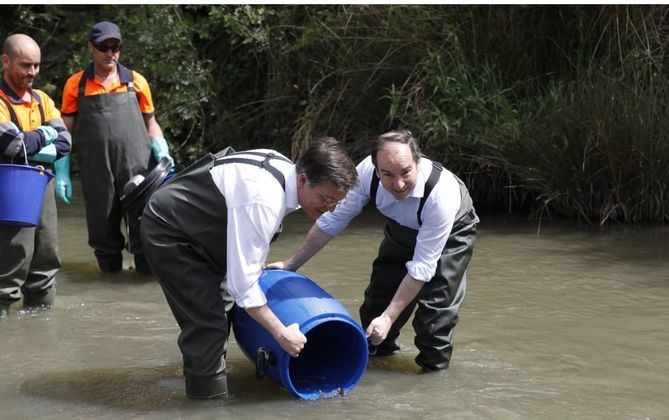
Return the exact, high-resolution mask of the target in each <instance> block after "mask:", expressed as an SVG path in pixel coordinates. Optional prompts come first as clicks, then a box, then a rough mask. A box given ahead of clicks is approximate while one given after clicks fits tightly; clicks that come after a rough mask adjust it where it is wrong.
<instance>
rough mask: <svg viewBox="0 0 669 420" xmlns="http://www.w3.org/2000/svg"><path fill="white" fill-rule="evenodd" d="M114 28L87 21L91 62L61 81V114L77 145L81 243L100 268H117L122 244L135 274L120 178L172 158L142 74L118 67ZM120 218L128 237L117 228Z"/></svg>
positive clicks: (142, 265) (134, 235)
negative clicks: (84, 238) (84, 230)
mask: <svg viewBox="0 0 669 420" xmlns="http://www.w3.org/2000/svg"><path fill="white" fill-rule="evenodd" d="M121 41H122V36H121V30H120V29H119V27H118V26H117V25H115V24H114V23H112V22H98V23H96V24H95V25H93V28H92V29H91V32H90V35H89V37H88V50H89V51H90V52H91V55H92V58H93V61H92V62H91V63H90V64H89V65H88V67H87V68H86V69H84V70H82V71H80V72H78V73H75V74H74V75H72V76H71V77H70V78H69V79H68V80H67V82H66V83H65V88H64V89H63V101H62V109H61V113H62V115H63V120H64V122H65V125H66V126H67V128H68V129H69V130H70V132H72V135H73V142H74V143H75V144H76V147H77V153H78V156H79V168H80V171H81V183H82V187H83V193H84V201H85V204H86V222H87V225H88V243H89V245H90V246H91V247H92V248H93V250H94V254H95V257H96V259H97V262H98V265H99V267H100V270H101V271H102V272H118V271H120V270H121V269H122V266H123V256H122V251H123V248H124V246H125V245H126V242H127V245H128V250H129V251H130V252H131V253H132V254H134V260H135V261H134V262H135V268H136V270H137V272H138V273H140V274H149V273H150V272H151V270H150V268H149V266H148V264H147V263H146V259H145V258H144V252H143V250H142V245H141V239H140V236H139V216H132V215H124V214H123V211H122V208H121V205H120V198H119V197H120V195H121V193H122V189H123V186H124V185H125V184H126V182H127V181H128V180H129V179H130V178H131V177H133V176H134V175H136V174H139V173H142V172H144V171H146V170H147V168H148V167H149V163H150V159H151V156H152V155H153V158H154V159H155V161H156V162H159V161H160V160H161V159H162V158H163V157H167V158H168V159H169V160H171V161H172V157H171V156H170V154H169V149H168V145H167V141H166V140H165V138H164V137H163V132H162V130H161V128H160V126H159V125H158V122H157V121H156V118H155V115H154V106H153V100H152V99H151V89H150V88H149V84H148V83H147V81H146V79H145V78H144V76H142V75H141V74H139V73H138V72H136V71H132V70H130V69H127V68H125V67H123V66H122V65H121V64H120V63H119V58H120V55H121V45H122V44H121ZM124 217H125V223H126V225H127V237H124V235H123V233H122V229H121V220H122V219H123V218H124Z"/></svg>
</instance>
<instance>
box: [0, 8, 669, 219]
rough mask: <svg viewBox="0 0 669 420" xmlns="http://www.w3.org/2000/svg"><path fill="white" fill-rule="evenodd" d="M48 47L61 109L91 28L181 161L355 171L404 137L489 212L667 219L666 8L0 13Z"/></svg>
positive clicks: (48, 83)
mask: <svg viewBox="0 0 669 420" xmlns="http://www.w3.org/2000/svg"><path fill="white" fill-rule="evenodd" d="M0 12H1V13H2V16H3V19H2V20H1V21H0V35H4V36H6V35H8V34H10V33H13V32H24V33H27V34H29V35H31V36H33V37H34V38H35V39H36V40H37V41H38V42H39V43H40V45H41V46H42V52H43V63H42V64H43V65H42V73H41V76H40V79H39V80H38V82H37V85H38V86H39V87H41V88H44V89H45V90H46V91H47V92H48V93H49V94H50V95H51V96H52V97H53V98H54V100H56V102H59V99H60V95H61V93H60V89H62V86H63V84H64V83H65V80H66V79H67V77H69V75H71V74H72V73H74V72H75V71H78V70H80V69H82V68H83V67H84V66H85V65H86V64H87V63H88V61H89V60H90V57H89V52H88V51H87V49H86V37H87V35H88V31H89V30H90V27H91V26H92V25H93V23H95V22H96V21H100V20H112V21H115V22H117V23H120V24H121V28H122V31H123V35H124V49H123V52H122V56H121V61H122V63H123V64H124V65H127V66H128V67H129V68H132V69H134V70H137V71H139V72H140V73H142V74H144V76H146V78H147V79H148V80H149V83H150V84H151V87H152V91H153V95H154V103H155V105H156V109H157V111H156V115H157V118H158V121H159V123H160V124H161V126H162V128H163V130H164V131H165V133H166V137H167V138H168V140H170V143H171V145H172V146H173V148H174V149H175V150H176V152H177V155H178V158H179V160H181V161H182V162H184V163H187V162H190V161H192V160H194V159H195V158H197V157H198V156H199V155H201V154H202V153H204V152H206V151H216V150H219V149H221V148H223V147H225V146H227V145H232V146H234V147H235V148H236V149H244V148H250V147H271V148H275V149H278V150H280V151H282V152H284V153H287V154H289V155H292V156H293V157H296V156H297V155H298V154H299V153H300V151H301V150H303V149H304V148H305V147H306V146H307V145H308V144H309V142H310V141H312V140H313V139H314V138H317V137H319V136H323V135H330V136H335V137H338V138H341V139H342V140H343V141H344V142H345V143H346V145H347V147H348V150H349V151H350V152H351V154H352V155H353V156H354V158H355V159H360V158H361V157H363V156H364V155H366V154H367V153H368V140H369V139H371V138H373V137H376V136H377V135H379V134H380V133H383V132H384V131H387V130H389V129H394V128H408V129H410V130H411V131H412V132H413V133H414V134H415V135H417V137H418V138H419V139H420V140H421V141H422V146H423V149H424V151H425V152H426V153H427V154H428V155H429V156H431V157H433V158H435V159H440V160H442V161H443V162H445V163H446V165H447V166H448V168H449V169H451V170H452V171H453V172H455V173H456V174H457V175H458V176H460V177H461V178H462V179H463V180H465V182H466V183H467V184H468V186H469V188H470V190H471V192H472V195H473V196H474V198H475V202H476V205H477V207H478V208H493V209H504V210H505V211H509V212H515V211H522V212H529V213H531V214H536V215H541V217H545V216H553V215H556V216H569V217H577V218H579V219H581V220H584V221H588V222H593V223H597V222H598V223H601V224H604V223H609V222H611V221H617V222H634V221H667V220H668V219H669V205H668V204H669V203H668V202H667V200H668V199H669V198H668V197H669V194H667V191H665V189H666V188H667V187H666V186H667V185H669V183H668V182H667V181H669V180H668V179H667V177H668V176H669V175H668V171H667V169H665V168H666V167H667V166H668V165H667V162H668V161H669V150H668V148H669V146H667V144H668V143H667V142H668V139H667V133H668V132H669V127H668V126H667V124H668V123H667V122H666V121H669V119H668V118H667V117H668V116H669V115H668V113H669V104H667V99H666V98H667V97H669V95H667V93H669V92H668V91H667V90H668V88H667V83H666V81H667V76H668V75H667V70H666V69H667V59H668V56H667V51H669V49H668V47H669V45H668V44H669V36H667V35H668V34H669V31H668V30H667V28H668V27H667V24H666V22H667V18H668V17H669V9H668V8H667V7H666V6H651V5H643V6H630V5H571V6H543V5H530V6H523V5H515V6H491V5H466V6H453V5H429V6H427V5H421V6H409V5H327V6H308V5H273V6H262V5H258V6H251V5H183V6H178V5H161V6H148V5H141V6H131V5H108V6H74V5H26V6H18V5H15V6H0Z"/></svg>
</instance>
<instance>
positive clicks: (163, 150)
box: [151, 137, 174, 167]
mask: <svg viewBox="0 0 669 420" xmlns="http://www.w3.org/2000/svg"><path fill="white" fill-rule="evenodd" d="M151 152H152V153H153V157H154V158H155V159H156V162H160V161H161V159H162V158H164V157H166V158H168V159H169V161H170V163H171V164H172V167H174V159H173V158H172V156H170V149H169V146H168V145H167V140H165V139H163V138H160V137H154V138H152V139H151Z"/></svg>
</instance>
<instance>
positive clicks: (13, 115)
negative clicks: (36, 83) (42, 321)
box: [0, 89, 44, 130]
mask: <svg viewBox="0 0 669 420" xmlns="http://www.w3.org/2000/svg"><path fill="white" fill-rule="evenodd" d="M30 94H31V95H32V96H33V98H35V99H36V100H37V108H38V109H39V116H40V123H39V124H40V125H42V123H44V107H43V106H42V100H41V98H40V97H39V95H38V94H37V93H35V91H33V90H32V89H30ZM0 99H1V100H2V102H4V103H5V106H6V107H7V111H9V118H10V119H11V120H12V122H13V123H14V124H15V125H16V127H17V128H18V129H19V130H23V127H21V124H19V119H18V118H17V117H16V111H14V108H13V107H12V105H11V104H10V103H9V102H7V100H6V99H5V98H4V97H3V96H0Z"/></svg>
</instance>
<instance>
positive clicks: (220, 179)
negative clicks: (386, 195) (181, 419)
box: [141, 138, 357, 398]
mask: <svg viewBox="0 0 669 420" xmlns="http://www.w3.org/2000/svg"><path fill="white" fill-rule="evenodd" d="M228 152H229V149H226V150H224V151H222V152H220V153H218V154H217V155H212V154H209V155H207V156H205V157H203V158H202V159H200V160H199V161H197V162H195V163H194V164H192V165H191V166H189V167H188V168H186V169H185V170H183V171H182V172H180V173H179V174H178V175H176V176H175V177H174V178H172V179H171V180H170V181H169V182H168V183H167V184H165V185H163V186H162V187H161V188H159V189H158V190H157V191H156V192H155V193H153V195H152V196H151V198H150V199H149V201H148V203H147V204H146V207H145V208H144V213H143V215H142V225H141V230H142V241H143V243H144V251H145V252H146V257H147V260H148V262H149V264H150V266H151V268H152V269H153V272H154V274H155V276H156V278H157V279H158V282H159V283H160V285H161V287H162V288H163V292H164V293H165V298H166V299H167V303H168V304H169V305H170V308H171V309H172V313H173V314H174V317H175V318H176V320H177V322H178V323H179V327H181V334H180V335H179V340H178V344H179V348H180V349H181V353H182V355H183V367H184V368H183V372H184V376H185V380H186V394H187V395H188V396H190V397H193V398H213V397H218V396H221V395H225V394H226V393H227V389H228V388H227V378H226V363H225V355H226V352H227V342H228V335H229V332H230V323H231V322H232V323H233V324H234V319H231V318H230V316H231V314H232V310H233V305H234V304H236V305H238V306H239V307H241V308H244V310H246V312H248V314H249V315H250V316H251V317H252V318H253V319H255V320H256V321H257V322H258V323H259V324H260V325H262V327H263V328H265V330H267V332H268V333H270V334H271V335H272V337H274V339H275V340H276V342H277V343H278V344H279V345H280V346H281V347H282V348H283V349H284V350H285V351H286V353H288V354H290V355H291V356H292V357H297V356H298V355H299V352H300V350H302V348H303V347H304V344H305V343H306V337H305V336H304V334H302V333H301V332H300V328H299V325H298V324H292V325H288V326H286V325H283V323H282V322H281V321H280V320H279V319H278V318H277V317H276V315H275V314H274V312H272V310H271V308H269V306H268V305H267V298H266V297H265V294H264V293H263V291H262V289H261V288H260V285H259V284H258V278H259V277H260V274H261V273H262V267H263V264H265V260H266V258H267V253H268V252H269V247H270V243H271V242H272V240H273V238H274V237H275V236H276V235H277V234H278V232H279V231H280V228H281V222H282V221H283V218H284V217H285V216H286V215H287V214H288V213H290V212H292V211H294V210H297V209H298V208H300V207H301V208H302V210H304V213H305V214H306V215H307V216H308V217H309V218H310V219H312V220H316V219H317V218H318V217H319V216H320V215H321V214H323V213H325V212H328V211H332V210H334V207H335V206H336V204H337V202H338V201H339V200H341V199H342V198H344V197H345V196H346V192H347V191H348V190H349V189H350V188H352V187H353V185H355V183H356V181H357V175H356V171H355V164H354V163H353V161H352V160H351V158H350V157H349V156H348V155H347V154H346V152H345V151H344V149H343V148H342V147H341V145H340V143H339V142H338V141H336V140H335V139H333V138H324V139H321V140H319V141H316V142H314V143H313V144H311V145H310V146H309V147H308V148H307V150H306V151H305V152H304V153H303V154H302V156H301V157H300V158H299V159H298V161H297V163H296V164H293V163H292V162H291V161H290V160H288V159H287V158H286V157H284V156H283V155H281V154H280V153H278V152H275V151H273V150H268V149H257V150H248V151H243V152H238V153H228Z"/></svg>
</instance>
